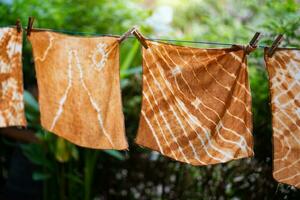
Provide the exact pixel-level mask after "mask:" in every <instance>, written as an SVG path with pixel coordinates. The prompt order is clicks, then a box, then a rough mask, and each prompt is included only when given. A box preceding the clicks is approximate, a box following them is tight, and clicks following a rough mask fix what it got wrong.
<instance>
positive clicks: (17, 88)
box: [0, 28, 26, 127]
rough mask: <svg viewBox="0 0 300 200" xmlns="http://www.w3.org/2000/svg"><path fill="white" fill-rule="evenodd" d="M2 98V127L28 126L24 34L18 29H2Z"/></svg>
mask: <svg viewBox="0 0 300 200" xmlns="http://www.w3.org/2000/svg"><path fill="white" fill-rule="evenodd" d="M0 97H1V101H0V127H7V126H26V119H25V113H24V100H23V75H22V32H21V31H20V32H18V31H17V28H0Z"/></svg>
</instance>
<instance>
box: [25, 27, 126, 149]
mask: <svg viewBox="0 0 300 200" xmlns="http://www.w3.org/2000/svg"><path fill="white" fill-rule="evenodd" d="M29 40H30V42H31V44H32V48H33V54H34V61H35V69H36V75H37V81H38V91H39V106H40V111H41V124H42V126H43V127H44V128H45V129H47V130H48V131H51V132H53V133H55V134H57V135H58V136H61V137H63V138H65V139H67V140H69V141H70V142H72V143H74V144H77V145H79V146H83V147H89V148H96V149H117V150H121V149H127V148H128V144H127V141H126V138H125V131H124V116H123V112H122V102H121V91H120V79H119V42H118V38H117V37H80V36H70V35H65V34H61V33H55V32H50V31H38V30H37V31H34V30H32V32H31V34H30V36H29Z"/></svg>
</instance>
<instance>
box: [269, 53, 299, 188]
mask: <svg viewBox="0 0 300 200" xmlns="http://www.w3.org/2000/svg"><path fill="white" fill-rule="evenodd" d="M267 51H268V49H266V50H265V61H266V67H267V70H268V74H269V86H270V92H271V105H272V126H273V176H274V178H275V179H276V180H277V181H278V182H281V183H287V184H290V185H293V186H295V187H298V188H300V51H299V50H284V49H277V51H276V52H275V54H274V56H273V57H272V58H269V57H268V56H267Z"/></svg>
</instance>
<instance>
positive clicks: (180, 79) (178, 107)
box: [136, 41, 253, 165]
mask: <svg viewBox="0 0 300 200" xmlns="http://www.w3.org/2000/svg"><path fill="white" fill-rule="evenodd" d="M147 44H148V46H149V48H148V49H143V99H142V114H141V119H140V124H139V130H138V136H137V138H136V142H137V144H139V145H141V146H144V147H148V148H150V149H153V150H156V151H158V152H160V153H161V154H163V155H165V156H168V157H171V158H173V159H175V160H178V161H182V162H186V163H190V164H192V165H208V164H215V163H223V162H226V161H229V160H233V159H239V158H244V157H249V156H253V147H252V146H253V139H252V133H251V132H252V114H251V95H250V89H249V83H248V73H247V65H246V59H244V58H245V57H244V56H245V54H244V51H243V50H242V49H241V48H227V49H200V48H190V47H183V46H176V45H171V44H165V43H157V42H151V41H147Z"/></svg>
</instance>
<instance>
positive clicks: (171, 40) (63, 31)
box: [9, 25, 300, 50]
mask: <svg viewBox="0 0 300 200" xmlns="http://www.w3.org/2000/svg"><path fill="white" fill-rule="evenodd" d="M9 27H16V26H15V25H11V26H9ZM23 27H26V26H23ZM24 30H26V28H24ZM32 30H33V31H53V32H57V33H66V34H73V35H85V36H88V35H89V36H109V37H120V36H119V35H113V34H99V33H91V32H78V31H68V30H61V29H60V30H59V29H48V28H33V29H32ZM127 38H131V39H134V38H136V37H135V36H128V37H127ZM146 39H147V40H151V41H162V42H163V41H165V42H181V43H191V44H206V45H220V46H232V45H241V44H237V43H224V42H211V41H193V40H179V39H163V38H146ZM266 47H270V45H266V44H263V45H257V48H262V49H263V48H266ZM278 49H289V50H300V47H299V48H298V47H278Z"/></svg>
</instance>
